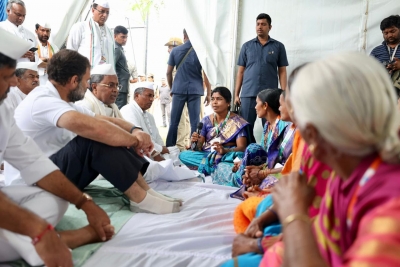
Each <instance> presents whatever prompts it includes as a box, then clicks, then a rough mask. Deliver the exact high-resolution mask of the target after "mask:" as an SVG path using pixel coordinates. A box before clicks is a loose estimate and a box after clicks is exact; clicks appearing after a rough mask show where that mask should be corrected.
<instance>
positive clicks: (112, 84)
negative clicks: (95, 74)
mask: <svg viewBox="0 0 400 267" xmlns="http://www.w3.org/2000/svg"><path fill="white" fill-rule="evenodd" d="M99 85H103V86H105V87H108V88H110V89H114V88H116V89H117V90H118V91H119V90H121V89H122V85H120V84H118V83H109V84H105V83H99Z"/></svg>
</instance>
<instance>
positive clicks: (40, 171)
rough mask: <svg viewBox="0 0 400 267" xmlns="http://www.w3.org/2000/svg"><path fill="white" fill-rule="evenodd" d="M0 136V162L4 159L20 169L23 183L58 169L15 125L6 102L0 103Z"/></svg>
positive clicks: (31, 182)
mask: <svg viewBox="0 0 400 267" xmlns="http://www.w3.org/2000/svg"><path fill="white" fill-rule="evenodd" d="M0 136H1V138H0V162H1V161H2V160H5V161H7V162H8V163H9V164H11V165H12V166H14V167H15V168H16V169H18V170H20V171H21V176H22V179H23V181H24V183H25V184H28V185H31V184H34V183H36V182H38V181H39V180H41V179H42V178H43V177H44V176H46V175H48V174H49V173H51V172H53V171H55V170H58V168H57V166H56V165H54V163H53V162H52V161H51V160H49V159H48V158H47V157H46V156H45V155H43V153H42V152H41V151H40V149H39V147H38V146H37V145H36V144H35V142H34V141H33V140H32V139H31V138H29V137H27V136H25V135H24V134H23V133H22V132H21V130H20V129H19V128H18V127H17V125H16V124H15V120H14V117H13V110H12V109H11V108H10V107H9V106H8V105H7V104H6V103H2V104H0ZM11 165H9V166H11Z"/></svg>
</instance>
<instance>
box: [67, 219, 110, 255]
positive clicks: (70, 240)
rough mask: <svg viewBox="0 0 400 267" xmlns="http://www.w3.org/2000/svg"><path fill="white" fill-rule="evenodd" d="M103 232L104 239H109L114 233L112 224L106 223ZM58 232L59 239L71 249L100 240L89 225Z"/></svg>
mask: <svg viewBox="0 0 400 267" xmlns="http://www.w3.org/2000/svg"><path fill="white" fill-rule="evenodd" d="M104 232H105V233H106V241H107V240H110V239H111V238H112V236H113V235H114V227H113V226H112V225H107V226H105V227H104ZM59 234H60V238H61V240H62V241H63V242H64V243H65V244H67V246H68V247H69V248H71V249H74V248H77V247H80V246H83V245H86V244H91V243H97V242H102V240H101V239H100V237H99V236H98V235H97V233H96V231H95V230H94V228H93V227H92V226H90V225H87V226H85V227H83V228H80V229H77V230H69V231H64V232H60V233H59Z"/></svg>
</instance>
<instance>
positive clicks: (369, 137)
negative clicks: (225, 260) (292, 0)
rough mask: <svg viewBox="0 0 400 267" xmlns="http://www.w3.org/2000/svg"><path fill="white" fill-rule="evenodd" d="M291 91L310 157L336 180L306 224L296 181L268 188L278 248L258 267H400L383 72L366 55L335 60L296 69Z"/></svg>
mask: <svg viewBox="0 0 400 267" xmlns="http://www.w3.org/2000/svg"><path fill="white" fill-rule="evenodd" d="M291 90H292V91H291V96H290V99H296V101H291V102H292V104H293V109H294V112H295V115H296V122H297V123H298V124H297V125H298V128H299V129H300V131H301V134H302V136H303V138H304V140H305V142H306V143H307V144H308V146H309V149H310V152H311V153H312V155H313V156H314V157H316V158H317V159H319V160H321V161H322V162H324V163H326V164H327V165H328V166H330V167H331V168H332V169H333V170H334V172H335V174H336V176H335V177H333V178H331V179H330V180H329V182H328V186H327V189H326V192H325V195H324V198H323V199H322V202H321V204H320V211H319V214H318V215H317V216H316V218H315V220H314V221H313V222H311V220H310V218H309V216H308V215H307V212H306V211H307V209H308V207H309V206H310V204H311V203H312V200H313V192H312V190H310V188H309V186H308V185H307V184H306V183H305V180H306V177H304V175H301V174H299V173H292V174H291V175H290V176H287V177H282V179H281V181H280V182H279V183H278V184H276V185H275V187H274V190H273V199H274V200H275V202H274V210H275V211H276V212H277V214H278V217H279V220H280V221H281V222H282V225H283V228H282V229H283V242H278V243H275V244H274V245H273V246H271V247H269V248H268V249H267V250H266V251H265V253H264V257H263V260H262V261H261V263H260V266H269V267H271V266H272V267H274V266H282V265H283V266H322V267H325V266H400V254H399V253H398V251H400V239H399V236H400V183H399V182H398V177H399V175H400V139H399V136H398V129H399V127H400V123H399V121H400V120H399V119H400V118H399V113H398V112H397V111H396V96H395V92H394V90H393V85H392V83H391V81H390V79H389V77H388V75H387V72H386V71H385V69H384V68H382V66H381V65H380V64H379V63H378V62H376V61H375V60H374V59H372V58H370V57H368V56H366V55H363V54H359V53H342V54H339V55H336V56H332V57H329V58H326V59H324V60H320V61H317V62H315V63H312V64H310V65H308V66H306V67H304V69H303V70H301V71H300V72H299V75H298V77H297V78H296V80H295V81H294V84H293V87H292V89H291ZM321 90H323V93H320V92H321Z"/></svg>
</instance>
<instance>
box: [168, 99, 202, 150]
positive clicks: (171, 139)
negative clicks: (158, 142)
mask: <svg viewBox="0 0 400 267" xmlns="http://www.w3.org/2000/svg"><path fill="white" fill-rule="evenodd" d="M185 102H187V106H188V111H189V119H190V129H191V133H193V132H195V131H196V128H197V125H198V124H199V121H200V118H199V116H200V102H201V95H189V94H187V95H183V94H174V95H173V96H172V108H171V122H170V125H169V130H168V135H167V142H166V143H167V144H166V145H167V147H168V146H174V145H176V138H177V136H178V125H179V121H180V119H181V115H182V110H183V107H184V106H185Z"/></svg>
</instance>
